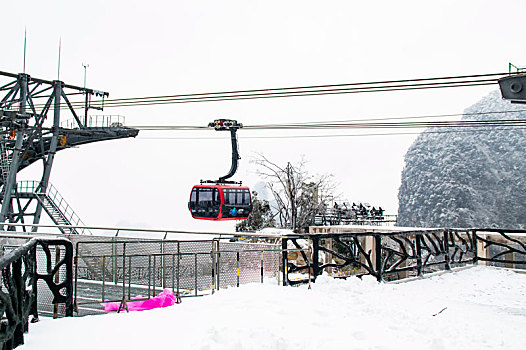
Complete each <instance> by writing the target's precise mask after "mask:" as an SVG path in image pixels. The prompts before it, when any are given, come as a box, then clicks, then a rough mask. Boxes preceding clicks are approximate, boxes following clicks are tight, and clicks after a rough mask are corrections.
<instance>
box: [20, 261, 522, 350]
mask: <svg viewBox="0 0 526 350" xmlns="http://www.w3.org/2000/svg"><path fill="white" fill-rule="evenodd" d="M525 330H526V274H518V273H514V272H512V271H508V270H503V269H496V268H490V267H474V268H470V269H465V270H459V271H455V272H451V273H446V274H442V275H439V276H434V277H430V278H425V279H420V280H415V281H411V282H406V283H400V284H383V283H382V284H378V283H377V282H376V281H375V280H374V279H373V278H364V279H363V280H359V279H357V278H352V279H349V280H335V279H332V278H330V277H325V276H322V277H320V278H319V279H318V281H317V282H316V283H315V284H313V285H312V289H310V290H309V289H307V287H306V286H301V287H281V286H276V285H272V284H264V285H261V284H251V285H245V286H242V287H240V288H231V289H227V290H221V291H220V292H218V293H216V294H214V295H212V296H206V297H201V298H186V299H183V303H182V304H179V305H174V306H171V307H168V308H165V309H157V310H151V311H142V312H130V313H126V312H123V313H120V314H116V313H113V314H108V315H99V316H88V317H79V318H66V319H59V320H51V319H43V320H41V321H40V322H39V323H36V324H31V325H30V332H29V333H28V334H26V336H25V341H26V344H25V345H24V346H22V347H21V348H20V349H21V350H37V349H38V350H47V349H49V350H51V349H53V350H66V349H67V350H70V349H75V350H81V349H90V350H100V349H127V350H130V349H163V350H164V349H298V350H300V349H301V350H306V349H338V348H343V349H433V350H439V349H524V348H525V347H526V345H525V340H524V335H525Z"/></svg>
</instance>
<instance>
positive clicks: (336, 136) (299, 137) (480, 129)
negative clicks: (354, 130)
mask: <svg viewBox="0 0 526 350" xmlns="http://www.w3.org/2000/svg"><path fill="white" fill-rule="evenodd" d="M490 130H491V131H493V130H497V131H510V130H514V131H515V130H526V126H521V127H513V128H511V127H494V128H473V129H458V130H433V131H430V130H426V131H423V132H391V133H367V134H326V135H323V134H322V135H319V134H318V135H275V136H246V135H244V136H240V137H239V138H240V139H307V138H341V137H363V136H405V135H422V134H452V133H482V132H485V131H490ZM137 139H139V140H224V138H220V137H142V136H139V137H138V138H137Z"/></svg>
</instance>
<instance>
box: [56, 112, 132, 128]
mask: <svg viewBox="0 0 526 350" xmlns="http://www.w3.org/2000/svg"><path fill="white" fill-rule="evenodd" d="M125 121H126V118H125V117H124V116H122V115H91V116H88V120H87V124H86V125H85V126H86V127H88V128H116V127H123V126H124V125H125ZM60 127H61V128H64V129H79V125H78V123H77V121H76V120H75V119H68V120H64V121H62V122H61V123H60Z"/></svg>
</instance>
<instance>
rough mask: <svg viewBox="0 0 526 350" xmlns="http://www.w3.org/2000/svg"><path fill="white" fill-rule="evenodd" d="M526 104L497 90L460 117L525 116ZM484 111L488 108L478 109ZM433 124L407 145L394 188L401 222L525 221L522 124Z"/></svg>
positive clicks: (520, 224)
mask: <svg viewBox="0 0 526 350" xmlns="http://www.w3.org/2000/svg"><path fill="white" fill-rule="evenodd" d="M519 110H526V106H525V105H512V104H511V103H509V102H508V101H505V100H502V99H501V97H500V92H498V91H495V92H492V93H490V94H489V95H488V96H486V97H484V98H483V99H482V100H480V101H479V102H477V103H476V104H474V105H473V106H471V107H469V108H467V109H466V110H465V111H464V113H465V114H464V116H463V117H462V119H463V120H495V119H508V120H509V119H526V112H519V113H517V112H515V113H513V112H508V113H489V114H488V112H495V111H519ZM481 113H486V114H481ZM458 130H459V129H458V128H457V129H451V128H447V129H444V128H442V129H436V128H430V129H428V130H426V132H425V133H422V134H421V135H420V136H419V137H418V138H417V140H416V141H415V142H414V143H413V145H412V146H411V147H410V148H409V150H408V151H407V154H406V156H405V168H404V170H403V172H402V183H401V186H400V190H399V192H398V201H399V210H398V222H397V224H398V225H399V226H416V227H457V228H460V227H501V228H525V227H526V179H525V178H524V176H525V175H526V162H525V161H524V158H525V155H526V130H525V129H521V128H517V127H514V128H513V129H510V128H503V127H491V128H484V129H481V128H477V129H471V128H470V129H467V130H465V129H462V130H461V131H460V132H451V131H458Z"/></svg>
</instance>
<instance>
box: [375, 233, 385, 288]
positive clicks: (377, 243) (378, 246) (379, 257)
mask: <svg viewBox="0 0 526 350" xmlns="http://www.w3.org/2000/svg"><path fill="white" fill-rule="evenodd" d="M374 242H375V253H376V256H375V258H376V259H375V260H376V263H375V265H376V273H377V277H376V278H377V279H378V282H381V281H382V280H383V271H382V270H383V269H382V236H380V235H375V236H374Z"/></svg>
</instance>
